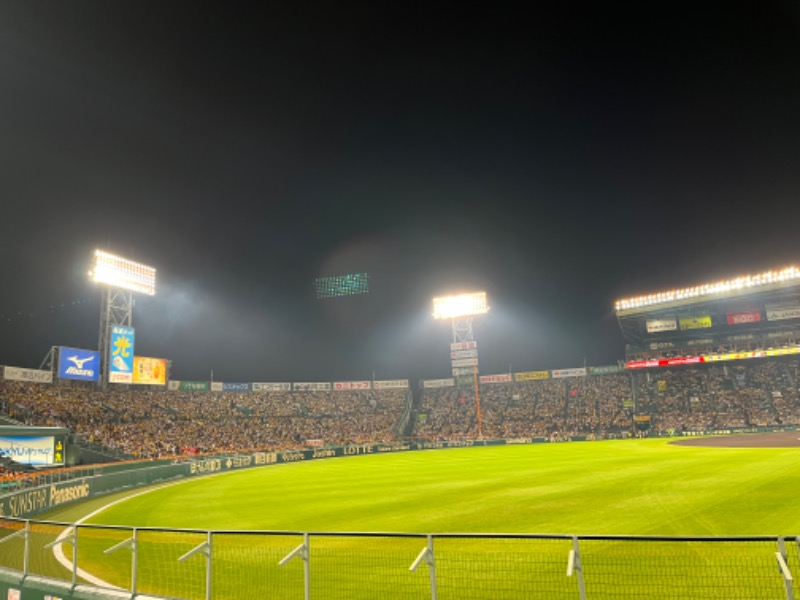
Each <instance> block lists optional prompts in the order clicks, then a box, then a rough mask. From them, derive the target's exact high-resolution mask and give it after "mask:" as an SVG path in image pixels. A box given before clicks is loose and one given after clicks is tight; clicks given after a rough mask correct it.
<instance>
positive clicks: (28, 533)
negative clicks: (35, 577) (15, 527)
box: [22, 519, 31, 579]
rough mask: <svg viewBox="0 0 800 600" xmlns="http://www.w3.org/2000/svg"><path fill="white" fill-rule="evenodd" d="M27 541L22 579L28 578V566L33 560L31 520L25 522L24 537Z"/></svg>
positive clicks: (23, 558)
mask: <svg viewBox="0 0 800 600" xmlns="http://www.w3.org/2000/svg"><path fill="white" fill-rule="evenodd" d="M22 537H23V538H24V539H25V550H24V552H25V554H24V555H23V557H22V578H23V579H25V578H26V577H27V576H28V565H29V564H30V560H31V522H30V519H28V520H26V521H25V533H24V534H23V536H22Z"/></svg>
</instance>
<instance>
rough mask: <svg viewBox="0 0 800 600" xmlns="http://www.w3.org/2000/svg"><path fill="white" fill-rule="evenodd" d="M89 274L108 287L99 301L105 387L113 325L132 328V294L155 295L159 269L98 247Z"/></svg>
mask: <svg viewBox="0 0 800 600" xmlns="http://www.w3.org/2000/svg"><path fill="white" fill-rule="evenodd" d="M89 277H91V279H92V280H93V281H94V282H95V283H99V284H102V285H104V286H105V287H104V289H103V296H102V301H101V303H100V332H99V337H98V341H97V350H98V352H99V354H100V377H99V378H98V385H99V386H100V387H103V388H105V387H106V385H107V384H108V371H109V368H108V362H109V361H108V357H109V348H110V338H111V328H112V327H113V326H115V325H120V326H123V327H133V294H134V292H136V293H139V294H145V295H147V296H154V295H155V293H156V270H155V269H154V268H153V267H148V266H146V265H143V264H140V263H137V262H134V261H132V260H128V259H126V258H121V257H119V256H115V255H113V254H109V253H108V252H104V251H102V250H95V251H94V258H93V260H92V266H91V269H90V270H89Z"/></svg>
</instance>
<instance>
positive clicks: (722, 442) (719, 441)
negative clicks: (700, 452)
mask: <svg viewBox="0 0 800 600" xmlns="http://www.w3.org/2000/svg"><path fill="white" fill-rule="evenodd" d="M670 444H674V445H676V446H706V447H709V448H800V431H781V432H777V433H747V434H737V435H715V436H710V437H698V438H683V439H680V440H675V441H673V442H670Z"/></svg>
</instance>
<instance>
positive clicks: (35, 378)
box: [2, 367, 53, 383]
mask: <svg viewBox="0 0 800 600" xmlns="http://www.w3.org/2000/svg"><path fill="white" fill-rule="evenodd" d="M2 371H3V379H8V380H9V381H29V382H33V383H53V372H52V371H40V370H39V369H21V368H19V367H2Z"/></svg>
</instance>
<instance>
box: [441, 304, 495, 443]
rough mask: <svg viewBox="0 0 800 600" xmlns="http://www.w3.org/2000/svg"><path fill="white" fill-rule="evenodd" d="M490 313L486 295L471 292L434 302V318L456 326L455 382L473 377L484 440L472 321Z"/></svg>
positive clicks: (452, 352) (452, 347)
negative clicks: (446, 320) (478, 316)
mask: <svg viewBox="0 0 800 600" xmlns="http://www.w3.org/2000/svg"><path fill="white" fill-rule="evenodd" d="M487 312H489V305H488V304H487V301H486V292H470V293H467V294H456V295H453V296H440V297H437V298H434V299H433V317H434V318H435V319H449V320H450V321H451V323H452V325H453V343H452V344H451V345H450V358H451V363H452V367H453V377H455V378H456V381H458V380H459V379H461V378H463V377H465V376H469V375H472V380H473V383H474V385H475V408H476V415H477V420H478V436H480V437H481V438H483V421H482V419H481V397H480V392H479V389H478V345H477V343H476V342H475V338H474V336H473V334H472V321H473V319H474V317H476V316H477V315H483V314H486V313H487Z"/></svg>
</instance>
